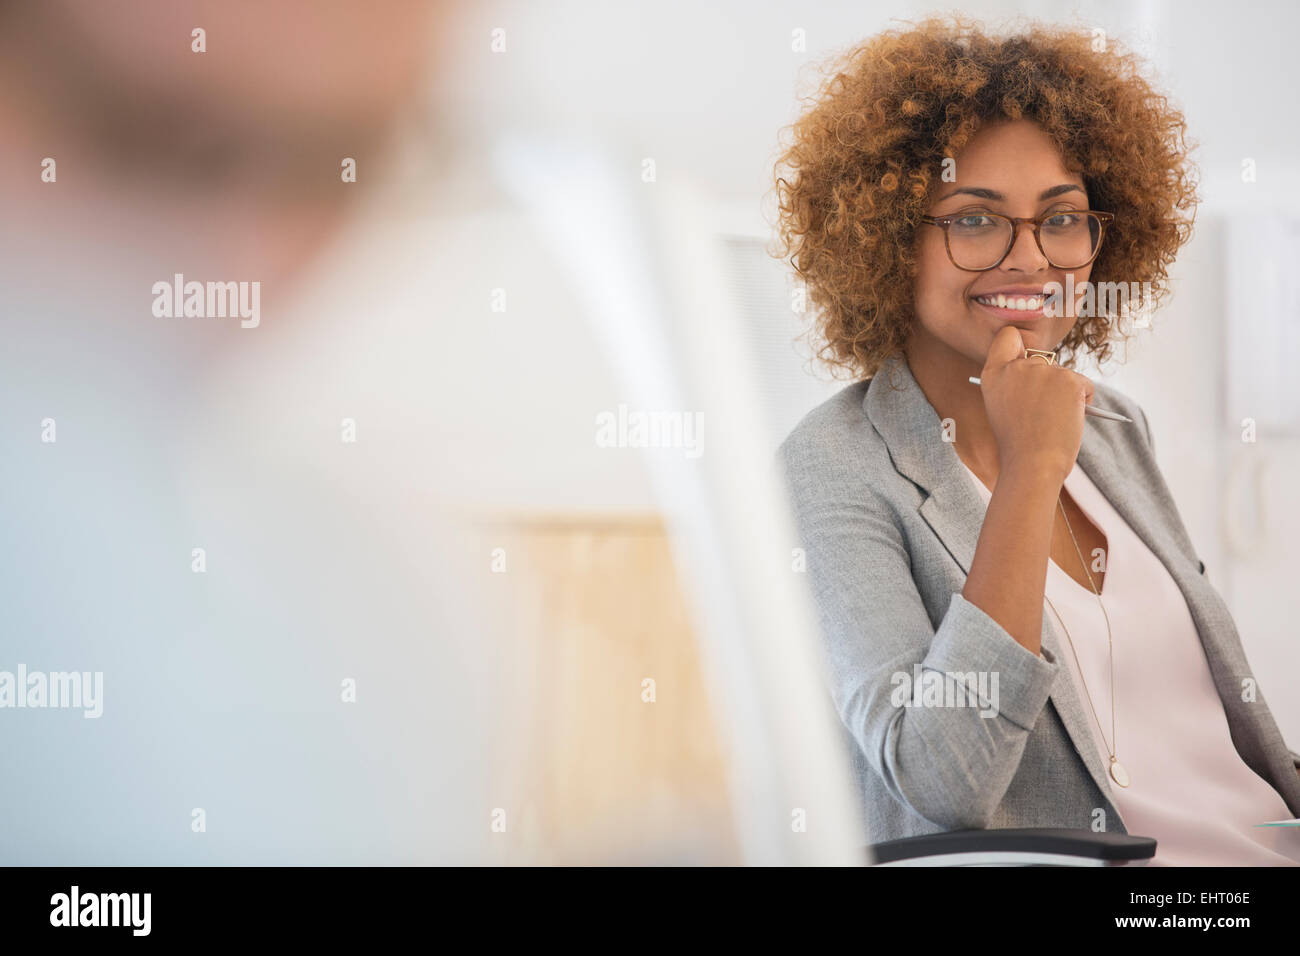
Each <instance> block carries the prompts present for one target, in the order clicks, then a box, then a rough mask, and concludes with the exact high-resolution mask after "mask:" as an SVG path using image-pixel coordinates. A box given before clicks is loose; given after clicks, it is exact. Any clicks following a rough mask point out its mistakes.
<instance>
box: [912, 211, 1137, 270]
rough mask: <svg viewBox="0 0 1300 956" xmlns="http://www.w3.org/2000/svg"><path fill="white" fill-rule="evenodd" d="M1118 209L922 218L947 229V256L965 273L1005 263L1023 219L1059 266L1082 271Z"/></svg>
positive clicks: (1040, 249)
mask: <svg viewBox="0 0 1300 956" xmlns="http://www.w3.org/2000/svg"><path fill="white" fill-rule="evenodd" d="M1114 218H1115V215H1114V213H1109V212H1096V211H1094V210H1092V209H1059V210H1057V211H1056V212H1049V213H1047V214H1046V215H1044V216H1039V217H1038V218H1037V219H1012V218H1010V217H1008V216H1000V215H998V214H997V213H993V212H962V213H954V214H953V215H951V216H922V217H921V222H923V223H926V224H927V225H931V226H939V227H940V228H941V229H943V244H944V247H945V248H946V249H947V250H948V258H949V259H951V260H952V264H953V265H955V266H956V267H957V268H958V269H962V270H964V271H966V272H986V271H988V270H989V269H995V268H997V267H998V266H999V265H1001V264H1002V260H1003V259H1005V258H1006V257H1007V253H1008V252H1010V251H1011V247H1012V246H1013V245H1015V243H1016V232H1017V230H1018V229H1019V227H1020V224H1021V223H1028V224H1031V225H1032V226H1033V230H1034V241H1035V242H1036V243H1038V249H1039V251H1040V252H1042V254H1043V258H1045V259H1046V260H1047V261H1048V262H1050V263H1051V264H1052V266H1053V267H1054V268H1056V269H1079V268H1081V267H1083V266H1086V265H1087V264H1088V263H1090V262H1092V260H1094V259H1096V258H1097V253H1099V252H1100V251H1101V240H1102V237H1103V236H1104V235H1105V234H1106V224H1107V223H1109V222H1111V221H1112V220H1114Z"/></svg>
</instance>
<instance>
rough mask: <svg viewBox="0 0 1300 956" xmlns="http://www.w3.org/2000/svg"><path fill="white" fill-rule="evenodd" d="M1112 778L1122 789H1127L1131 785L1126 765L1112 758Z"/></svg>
mask: <svg viewBox="0 0 1300 956" xmlns="http://www.w3.org/2000/svg"><path fill="white" fill-rule="evenodd" d="M1110 776H1111V779H1112V780H1114V781H1115V782H1116V783H1117V784H1119V785H1120V786H1121V787H1127V786H1128V784H1129V779H1128V771H1127V770H1125V769H1124V765H1123V764H1122V763H1120V762H1119V761H1118V760H1116V759H1115V758H1114V757H1111V758H1110Z"/></svg>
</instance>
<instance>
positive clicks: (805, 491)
mask: <svg viewBox="0 0 1300 956" xmlns="http://www.w3.org/2000/svg"><path fill="white" fill-rule="evenodd" d="M891 371H892V372H893V383H894V385H895V386H896V387H897V389H898V390H893V389H891V388H890V373H891ZM1093 401H1094V403H1095V404H1096V405H1097V406H1099V407H1101V408H1107V409H1112V410H1114V411H1118V412H1121V413H1123V414H1125V415H1128V416H1129V417H1130V418H1132V419H1133V420H1134V421H1135V422H1140V423H1141V425H1140V426H1139V425H1117V424H1116V423H1113V422H1106V421H1101V420H1099V419H1095V418H1086V419H1085V426H1084V433H1083V441H1082V445H1081V447H1080V449H1079V457H1078V464H1079V466H1080V467H1081V468H1082V469H1083V471H1084V472H1085V473H1086V474H1087V475H1088V477H1089V478H1091V479H1092V481H1093V483H1094V484H1095V485H1096V486H1097V488H1098V489H1099V490H1100V491H1101V493H1102V494H1104V495H1105V496H1106V498H1107V500H1108V501H1110V503H1111V504H1112V505H1113V506H1114V508H1115V510H1116V511H1117V512H1119V514H1120V515H1122V516H1123V517H1124V520H1125V521H1127V522H1128V524H1129V526H1130V527H1132V529H1133V531H1134V532H1135V533H1136V534H1137V535H1138V537H1140V538H1141V539H1142V540H1143V541H1144V542H1146V544H1147V546H1148V547H1149V548H1150V549H1151V551H1152V552H1153V553H1154V554H1155V555H1156V557H1158V558H1159V559H1160V561H1161V563H1163V564H1164V566H1165V567H1166V568H1167V569H1168V570H1169V573H1170V575H1172V576H1173V579H1174V581H1175V582H1176V583H1177V584H1178V587H1179V588H1180V589H1181V591H1182V592H1183V595H1184V597H1185V598H1186V600H1187V606H1188V608H1189V609H1190V611H1191V615H1192V618H1193V620H1194V621H1195V623H1196V628H1197V631H1198V632H1199V633H1200V638H1201V644H1202V645H1203V646H1204V648H1205V654H1206V657H1207V659H1208V660H1209V664H1210V671H1211V673H1212V675H1213V677H1214V684H1215V687H1216V689H1217V690H1218V692H1219V697H1220V699H1221V700H1222V701H1223V709H1224V713H1225V714H1226V716H1227V720H1228V727H1229V729H1230V732H1231V736H1232V742H1233V744H1234V746H1235V747H1236V748H1237V752H1238V753H1239V754H1241V758H1242V760H1244V761H1245V762H1246V764H1247V765H1248V766H1249V767H1250V768H1251V769H1252V770H1254V771H1255V773H1257V774H1259V775H1260V776H1261V777H1262V778H1263V779H1264V780H1266V781H1268V783H1269V784H1270V785H1271V786H1272V787H1273V788H1274V789H1275V790H1277V792H1278V793H1279V794H1281V796H1282V799H1283V800H1284V801H1285V802H1286V805H1287V807H1289V808H1290V810H1291V812H1292V813H1293V814H1296V815H1297V816H1300V777H1297V775H1296V768H1297V767H1298V766H1300V755H1297V754H1296V753H1295V752H1293V751H1290V750H1288V748H1287V746H1286V744H1285V743H1284V742H1283V740H1282V735H1281V733H1280V732H1279V731H1278V728H1277V724H1276V723H1275V722H1274V720H1273V716H1272V714H1271V713H1270V712H1269V709H1268V706H1267V705H1266V704H1265V703H1264V697H1263V694H1262V692H1257V694H1256V696H1255V698H1254V700H1253V701H1251V702H1246V701H1243V700H1242V686H1243V685H1242V682H1243V680H1246V679H1247V678H1252V677H1253V676H1254V675H1252V673H1251V670H1250V665H1249V664H1248V663H1247V661H1246V655H1245V653H1244V651H1243V650H1242V647H1241V641H1240V639H1239V638H1238V636H1237V630H1236V627H1235V625H1234V624H1233V621H1232V617H1231V615H1230V614H1229V612H1228V609H1227V607H1226V606H1225V605H1224V603H1223V599H1222V598H1221V597H1220V596H1219V594H1218V592H1217V591H1216V590H1215V589H1214V587H1213V585H1211V584H1210V582H1209V580H1208V579H1207V578H1206V577H1205V566H1204V565H1203V564H1202V563H1201V562H1200V561H1199V560H1198V559H1197V557H1196V550H1195V548H1194V547H1193V546H1192V542H1191V540H1190V538H1189V537H1188V535H1187V530H1186V529H1185V528H1184V527H1183V523H1182V520H1181V519H1180V517H1179V515H1178V510H1177V508H1176V507H1175V506H1174V501H1173V498H1172V497H1171V496H1170V493H1169V488H1168V487H1167V486H1166V484H1165V480H1164V478H1163V477H1162V476H1161V474H1160V469H1159V468H1158V467H1157V466H1156V460H1155V455H1154V452H1153V446H1152V443H1151V437H1150V432H1149V429H1148V427H1147V420H1146V415H1145V413H1144V412H1143V411H1142V409H1141V408H1140V407H1139V406H1138V405H1137V404H1136V403H1135V402H1134V401H1133V400H1132V399H1130V398H1128V397H1127V396H1125V395H1123V394H1122V393H1120V392H1118V391H1116V390H1115V389H1113V388H1110V387H1108V386H1105V385H1101V384H1098V385H1097V387H1096V394H1095V396H1094V399H1093ZM778 461H779V464H780V465H781V466H782V467H783V469H784V473H785V478H786V481H787V482H788V485H789V490H790V495H791V502H792V506H793V510H794V515H795V519H796V524H797V527H798V530H799V535H800V537H801V539H802V543H803V546H804V548H805V552H806V557H807V570H808V577H809V580H810V583H811V585H812V589H813V593H814V597H815V601H816V604H817V609H818V617H819V619H820V622H821V629H822V633H823V637H824V640H825V649H826V652H827V658H828V660H827V663H828V671H827V674H828V679H829V682H830V683H829V690H830V693H831V696H832V698H833V700H834V702H835V707H836V709H837V710H838V712H839V715H840V718H841V720H842V721H843V724H844V728H845V738H846V741H845V742H846V746H847V748H848V749H849V751H850V752H851V754H852V760H853V767H854V772H855V776H856V779H857V781H858V783H859V784H860V788H861V799H862V810H863V813H864V818H865V822H866V831H867V834H868V837H869V839H870V840H871V842H873V843H874V842H879V841H882V840H891V839H896V838H898V837H906V836H914V835H917V834H924V833H935V832H939V831H943V830H956V829H966V828H988V829H1000V828H1007V827H1046V826H1051V827H1079V828H1092V829H1101V828H1104V829H1106V830H1108V831H1110V832H1118V833H1127V832H1128V831H1127V829H1126V828H1125V826H1124V821H1123V819H1122V818H1121V817H1120V814H1119V810H1118V809H1117V808H1116V807H1115V805H1114V804H1113V803H1112V802H1111V800H1110V798H1109V786H1108V783H1107V768H1106V767H1104V766H1103V761H1102V759H1101V757H1100V756H1099V754H1098V752H1097V747H1096V745H1095V744H1094V739H1093V736H1092V734H1093V730H1092V727H1091V722H1092V720H1093V717H1092V714H1091V711H1090V710H1089V709H1088V705H1087V702H1086V701H1084V700H1082V699H1081V697H1080V696H1079V695H1078V694H1077V693H1076V692H1075V688H1074V682H1073V681H1072V680H1071V679H1070V675H1069V671H1067V670H1066V669H1065V664H1064V661H1063V659H1062V658H1061V653H1062V650H1061V649H1062V647H1063V646H1064V645H1062V644H1061V643H1060V641H1059V640H1058V638H1057V634H1056V632H1055V630H1054V629H1053V627H1052V625H1051V623H1050V621H1049V618H1048V615H1047V613H1046V611H1044V614H1043V630H1042V652H1041V655H1034V654H1031V653H1030V652H1029V651H1028V650H1026V649H1025V648H1024V647H1023V646H1022V645H1021V644H1019V643H1017V642H1016V641H1015V639H1014V638H1012V637H1011V635H1010V634H1008V633H1007V632H1006V631H1005V630H1004V629H1003V628H1002V627H1001V626H1000V625H999V624H997V622H995V621H994V620H993V619H992V618H991V617H989V616H988V615H987V614H985V613H984V612H983V611H981V610H980V609H979V608H978V607H976V606H975V605H974V604H971V603H970V602H969V601H967V600H965V599H964V598H963V597H962V596H961V589H962V587H963V586H964V584H965V581H966V575H967V574H968V572H969V570H970V565H971V560H972V558H973V557H974V555H975V544H976V541H977V540H978V538H979V533H980V527H981V524H982V522H983V519H984V513H985V509H984V503H983V501H982V499H981V498H980V497H979V495H978V493H977V492H976V490H975V489H974V488H973V487H971V484H970V479H969V477H968V476H967V475H966V473H965V472H964V471H963V470H962V466H961V461H960V459H958V457H957V453H956V452H955V451H954V450H953V448H952V445H951V444H950V443H949V442H946V441H944V440H943V438H942V437H941V425H940V421H939V417H938V415H937V414H936V413H935V410H934V408H933V406H931V405H930V403H929V401H928V400H927V399H926V397H925V393H924V392H922V391H921V388H920V386H918V385H917V383H916V380H915V379H914V378H913V377H912V374H911V371H910V370H909V369H908V366H907V362H906V361H905V360H903V359H901V358H899V357H896V358H894V359H892V360H890V361H889V362H888V363H886V365H885V366H883V367H882V368H881V371H880V372H879V373H878V374H877V375H875V376H874V377H873V378H871V379H868V380H866V381H863V382H858V383H856V384H854V385H850V386H848V387H846V388H844V389H842V390H841V391H840V392H838V393H837V394H836V395H835V396H833V397H832V398H831V399H829V400H828V401H826V402H824V403H823V404H821V405H820V406H818V407H817V408H815V409H813V410H812V411H811V412H809V413H808V415H806V416H805V417H804V418H803V420H802V421H801V422H800V423H799V424H798V425H797V426H796V427H795V429H794V431H793V432H791V434H790V436H789V437H788V438H786V440H785V441H784V442H783V443H782V445H781V448H780V453H779V455H778ZM914 667H919V668H921V670H914ZM927 670H934V671H937V672H939V673H941V674H942V673H962V674H964V673H969V672H977V673H978V672H985V673H988V674H992V673H994V672H996V673H997V674H998V675H999V682H998V688H997V690H998V705H999V706H998V708H997V711H996V714H995V715H994V716H990V717H985V716H981V709H979V708H976V707H973V706H971V707H952V706H946V707H944V706H938V707H935V706H929V707H906V706H901V705H900V704H899V703H898V700H899V695H898V694H897V693H896V690H895V689H896V688H897V687H898V686H900V685H899V684H898V683H896V681H897V680H898V679H897V678H896V677H895V676H894V675H896V674H898V673H900V672H902V673H906V674H921V673H924V671H927ZM1153 676H1154V675H1153ZM985 689H986V690H987V689H989V685H986V688H985ZM1256 689H1257V691H1258V682H1256ZM891 698H892V699H891ZM985 710H986V712H988V713H993V711H992V710H991V709H988V708H985ZM1098 810H1100V811H1102V813H1097V812H1096V811H1098ZM1094 821H1097V822H1098V825H1097V826H1094ZM1138 835H1141V836H1150V835H1152V834H1138Z"/></svg>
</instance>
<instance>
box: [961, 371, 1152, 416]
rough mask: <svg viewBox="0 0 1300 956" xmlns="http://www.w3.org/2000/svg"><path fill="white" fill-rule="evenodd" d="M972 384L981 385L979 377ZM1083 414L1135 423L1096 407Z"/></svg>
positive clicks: (974, 378) (1085, 410)
mask: <svg viewBox="0 0 1300 956" xmlns="http://www.w3.org/2000/svg"><path fill="white" fill-rule="evenodd" d="M970 383H971V384H972V385H978V384H980V380H979V377H978V376H976V375H972V376H971V377H970ZM1083 413H1084V414H1085V415H1091V416H1092V417H1093V418H1104V419H1106V420H1107V421H1111V422H1128V423H1129V424H1130V425H1131V424H1132V423H1133V419H1131V418H1129V417H1128V416H1127V415H1121V414H1119V413H1118V412H1108V411H1106V409H1104V408H1097V407H1096V406H1095V405H1085V406H1083Z"/></svg>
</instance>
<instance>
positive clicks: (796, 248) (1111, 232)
mask: <svg viewBox="0 0 1300 956" xmlns="http://www.w3.org/2000/svg"><path fill="white" fill-rule="evenodd" d="M1140 68H1141V63H1140V61H1139V60H1138V59H1137V58H1136V57H1135V56H1134V55H1133V54H1131V53H1126V52H1123V51H1122V50H1120V49H1117V48H1116V47H1115V45H1114V44H1113V43H1107V42H1105V40H1104V38H1103V39H1102V40H1101V42H1098V37H1095V36H1093V35H1092V34H1090V33H1083V32H1079V31H1075V30H1071V29H1064V28H1055V27H1046V26H1042V25H1039V24H1031V25H1029V26H1028V27H1027V28H1023V29H1020V30H1018V31H1017V32H1015V33H1014V34H1011V35H1007V36H1002V37H995V36H990V35H989V34H988V33H986V32H984V31H983V30H982V29H981V28H980V27H979V26H978V25H977V24H974V23H973V22H971V21H968V20H966V19H964V18H960V17H955V18H933V19H927V20H924V21H922V22H920V23H918V24H915V25H912V26H909V27H908V28H906V29H898V30H890V31H887V32H885V33H882V34H879V35H877V36H875V37H872V38H871V39H869V40H868V41H867V42H865V43H864V44H862V45H860V46H857V47H855V48H853V49H851V50H850V51H849V52H848V53H845V54H842V55H840V56H838V57H836V58H835V59H834V60H832V61H831V62H830V63H829V64H828V66H827V68H826V72H829V73H832V74H833V75H831V76H830V78H829V80H827V81H825V82H824V83H823V84H822V85H821V87H820V89H819V90H818V92H817V93H815V94H814V95H813V96H812V97H811V98H810V101H805V105H807V106H808V109H807V110H806V111H805V112H804V113H803V114H802V115H801V116H800V118H799V119H798V120H797V121H796V122H795V123H794V124H793V126H791V127H787V128H786V130H785V132H789V131H793V135H792V136H791V137H790V141H789V143H788V145H787V144H784V143H783V146H782V152H781V154H780V157H779V158H778V160H777V163H776V167H775V174H776V195H777V199H778V216H779V222H778V230H777V234H778V237H779V241H778V249H779V251H778V252H776V253H774V254H775V255H777V256H779V257H780V258H783V259H784V258H787V257H788V258H789V261H790V264H791V265H792V266H793V267H794V270H795V272H796V273H797V275H798V276H799V277H800V278H801V279H802V280H803V282H804V284H805V285H806V287H807V291H808V299H809V301H810V304H811V305H812V306H813V311H814V314H815V315H816V319H815V324H814V325H813V327H812V328H810V329H809V331H810V332H811V333H816V338H817V339H818V343H817V356H818V357H819V358H820V359H821V360H822V361H823V362H825V363H826V365H827V366H829V367H830V369H831V370H832V372H833V373H836V374H837V375H838V374H840V373H842V372H845V371H847V372H848V373H849V374H850V375H853V376H856V377H859V378H865V377H868V376H870V375H872V374H874V373H875V371H876V370H877V369H878V368H879V367H880V364H881V363H882V362H883V361H884V360H885V359H887V358H888V357H890V356H891V355H894V354H898V353H901V351H902V348H903V345H904V343H905V342H906V340H907V336H908V332H909V330H910V327H911V324H912V309H913V295H912V288H913V284H914V281H915V277H916V264H917V256H916V242H915V240H916V233H915V230H916V227H917V226H918V225H919V223H920V217H921V216H922V215H924V214H925V212H926V209H927V206H928V203H929V201H930V195H931V185H932V183H933V182H934V181H935V180H936V179H937V178H938V176H939V175H940V174H941V173H942V170H943V161H944V160H945V159H946V158H949V157H955V156H956V155H957V153H959V152H960V151H961V149H962V148H963V146H964V145H965V144H966V143H967V142H968V141H969V140H970V139H971V137H972V136H973V135H974V134H975V132H976V131H977V130H979V128H980V127H981V126H982V125H984V124H985V123H988V122H996V121H999V120H1002V119H1028V120H1031V121H1033V122H1036V123H1037V124H1038V125H1039V126H1041V127H1042V128H1043V129H1044V130H1045V131H1046V132H1047V133H1048V135H1050V136H1051V137H1052V139H1053V140H1054V141H1055V142H1056V144H1057V146H1058V148H1059V149H1060V150H1061V155H1062V157H1063V160H1064V162H1065V164H1066V167H1067V168H1069V169H1071V170H1072V171H1074V172H1077V173H1078V174H1079V175H1080V176H1081V177H1082V178H1083V180H1084V183H1085V185H1086V186H1087V189H1088V196H1089V205H1090V206H1091V208H1093V209H1100V210H1104V211H1107V212H1112V213H1114V214H1115V220H1114V222H1113V223H1112V224H1111V226H1110V228H1109V229H1108V230H1107V234H1106V241H1105V243H1104V244H1103V246H1102V250H1101V254H1100V255H1099V256H1098V257H1097V260H1096V261H1095V262H1094V263H1093V267H1092V275H1091V281H1092V282H1094V283H1101V282H1124V283H1138V284H1139V285H1138V288H1141V289H1143V290H1145V289H1148V288H1149V290H1150V295H1149V296H1139V299H1138V301H1136V302H1135V301H1132V300H1130V303H1129V305H1130V307H1131V308H1136V309H1139V310H1141V311H1143V312H1146V311H1149V310H1150V309H1152V308H1154V307H1155V305H1156V304H1157V303H1158V302H1159V301H1160V300H1161V299H1162V298H1164V296H1165V295H1166V294H1167V293H1168V291H1169V288H1168V275H1167V269H1168V266H1169V264H1170V263H1171V262H1173V260H1174V256H1175V254H1176V253H1177V251H1178V248H1179V247H1180V246H1181V245H1182V244H1183V243H1184V242H1186V241H1187V240H1188V238H1190V236H1191V231H1192V221H1193V218H1194V214H1195V207H1196V203H1197V201H1198V197H1197V195H1196V187H1197V182H1196V174H1195V169H1194V167H1192V166H1191V164H1190V163H1189V162H1188V159H1187V152H1188V146H1187V142H1186V123H1185V121H1184V119H1183V116H1182V114H1181V113H1180V112H1179V111H1178V110H1177V109H1175V108H1174V107H1172V106H1171V105H1170V104H1169V101H1168V100H1167V99H1166V98H1165V97H1164V96H1162V95H1160V94H1159V93H1157V92H1155V91H1154V90H1153V89H1152V88H1151V86H1150V85H1149V84H1148V83H1147V81H1146V80H1145V79H1143V77H1142V76H1141V72H1140ZM1144 283H1149V286H1144V285H1143V284H1144ZM1121 325H1122V321H1121V316H1120V315H1119V314H1116V313H1114V312H1111V313H1109V314H1097V315H1095V316H1092V317H1089V318H1080V319H1079V320H1078V322H1076V324H1075V326H1074V328H1073V329H1071V330H1070V333H1069V334H1068V335H1067V336H1066V338H1065V340H1064V342H1062V348H1061V353H1062V354H1061V364H1063V365H1073V364H1074V357H1075V356H1076V355H1077V354H1078V353H1080V352H1083V351H1088V352H1091V353H1092V354H1093V355H1094V356H1095V358H1096V359H1097V361H1098V363H1101V362H1104V361H1106V359H1107V358H1108V357H1109V356H1110V354H1111V345H1112V342H1113V341H1115V340H1116V339H1118V338H1122V337H1124V336H1122V335H1120V334H1118V332H1119V330H1120V327H1121Z"/></svg>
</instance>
